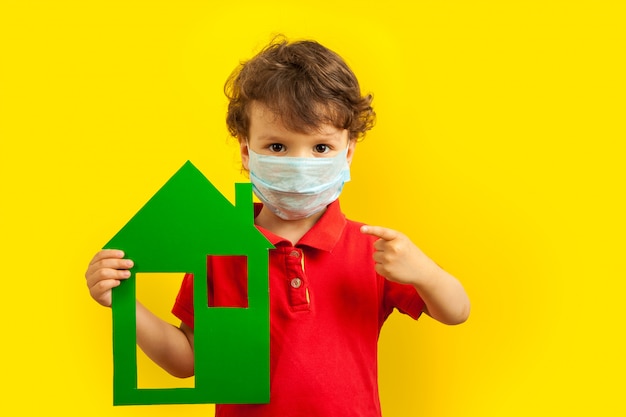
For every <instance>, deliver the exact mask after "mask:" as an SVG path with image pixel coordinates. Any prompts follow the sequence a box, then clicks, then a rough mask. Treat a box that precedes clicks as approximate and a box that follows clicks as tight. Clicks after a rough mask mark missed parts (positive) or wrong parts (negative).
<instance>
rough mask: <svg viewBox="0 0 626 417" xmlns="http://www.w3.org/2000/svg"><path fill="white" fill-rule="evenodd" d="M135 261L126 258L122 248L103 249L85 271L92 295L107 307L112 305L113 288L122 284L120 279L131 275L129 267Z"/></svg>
mask: <svg viewBox="0 0 626 417" xmlns="http://www.w3.org/2000/svg"><path fill="white" fill-rule="evenodd" d="M132 267H133V261H131V260H130V259H124V252H122V251H121V250H112V249H105V250H101V251H100V252H98V253H97V254H96V256H94V257H93V259H92V260H91V262H90V263H89V267H88V268H87V272H85V278H86V279H87V287H89V293H90V294H91V297H92V298H93V299H94V300H96V301H97V302H98V303H100V304H101V305H103V306H105V307H111V289H112V288H115V287H117V286H118V285H120V280H122V279H127V278H128V277H130V271H129V270H128V269H130V268H132Z"/></svg>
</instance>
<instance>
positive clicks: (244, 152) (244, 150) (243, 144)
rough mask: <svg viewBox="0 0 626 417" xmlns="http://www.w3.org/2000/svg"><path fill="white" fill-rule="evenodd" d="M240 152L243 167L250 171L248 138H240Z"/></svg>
mask: <svg viewBox="0 0 626 417" xmlns="http://www.w3.org/2000/svg"><path fill="white" fill-rule="evenodd" d="M237 139H238V140H239V152H240V154H241V165H243V168H244V169H245V170H246V171H250V168H248V161H250V153H249V152H248V141H247V140H246V138H244V137H241V136H239V137H238V138H237Z"/></svg>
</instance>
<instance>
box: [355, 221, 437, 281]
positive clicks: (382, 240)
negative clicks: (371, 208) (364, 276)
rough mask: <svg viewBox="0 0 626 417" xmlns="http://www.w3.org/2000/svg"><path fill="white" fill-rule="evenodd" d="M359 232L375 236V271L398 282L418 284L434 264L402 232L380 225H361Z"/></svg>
mask: <svg viewBox="0 0 626 417" xmlns="http://www.w3.org/2000/svg"><path fill="white" fill-rule="evenodd" d="M361 233H364V234H367V235H372V236H376V237H378V238H379V239H378V240H377V241H376V242H374V248H375V249H376V252H375V253H374V261H375V262H376V267H375V268H376V272H378V273H379V274H380V275H382V276H384V277H385V278H387V279H388V280H390V281H395V282H398V283H400V284H413V285H417V284H419V282H420V280H421V278H422V277H423V276H424V275H425V273H426V274H427V273H428V272H429V271H427V270H425V268H426V269H431V268H432V267H433V266H435V265H436V264H435V263H434V262H433V261H432V260H430V258H428V257H427V256H426V255H425V254H424V253H423V252H422V251H421V250H420V249H419V248H418V247H417V246H415V244H414V243H413V242H411V240H410V239H409V238H408V237H406V236H405V235H404V234H402V233H400V232H398V231H396V230H392V229H387V228H385V227H380V226H361Z"/></svg>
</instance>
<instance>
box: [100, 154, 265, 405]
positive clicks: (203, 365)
mask: <svg viewBox="0 0 626 417" xmlns="http://www.w3.org/2000/svg"><path fill="white" fill-rule="evenodd" d="M235 193H236V204H235V206H233V205H232V204H231V203H230V202H229V201H228V200H227V199H226V198H225V197H224V196H223V195H222V194H221V193H220V192H219V191H218V190H217V189H216V188H215V187H214V186H213V184H211V182H210V181H209V180H208V179H207V178H206V177H205V176H204V175H203V174H202V173H201V172H200V171H199V170H198V169H197V168H196V167H195V166H194V165H193V164H192V163H191V162H190V161H187V162H186V163H185V164H184V165H183V166H182V167H181V168H180V169H179V170H178V172H176V173H175V174H174V175H173V176H172V177H171V179H170V180H169V181H167V183H166V184H165V185H164V186H163V187H162V188H161V189H160V190H159V191H158V192H157V193H156V194H155V195H154V196H153V197H152V198H151V199H150V200H149V201H148V202H147V203H146V205H145V206H144V207H143V208H141V210H139V212H137V214H136V215H135V216H134V217H133V218H132V219H131V220H130V221H129V222H128V223H127V224H126V225H125V226H124V227H123V228H122V229H121V230H120V231H119V232H118V233H117V234H116V235H115V236H114V237H113V239H111V240H110V241H109V242H108V243H107V244H106V245H105V248H107V249H108V248H110V249H121V250H123V251H124V252H125V253H126V257H128V258H129V259H132V260H133V261H134V263H135V266H134V267H133V268H132V269H131V276H130V278H129V279H127V280H124V281H123V282H122V283H121V285H120V286H118V287H116V288H114V289H113V301H112V303H113V304H112V314H113V372H114V374H113V404H114V405H136V404H198V403H229V404H242V403H267V402H269V286H268V250H269V249H270V248H272V247H273V246H272V245H271V243H270V242H269V241H267V239H266V238H265V237H264V236H263V235H262V234H261V233H260V232H259V231H258V230H257V229H256V228H255V227H254V220H253V219H254V211H253V204H252V187H251V184H249V183H248V184H236V186H235ZM207 255H238V256H246V257H247V260H248V307H247V308H232V307H209V305H208V300H207V268H206V258H207ZM143 272H187V273H193V274H194V315H195V318H194V320H195V326H194V329H195V331H194V344H195V348H194V352H195V353H194V355H195V387H194V388H158V389H153V388H147V389H146V388H141V389H139V388H137V346H136V340H137V339H136V311H135V310H136V304H135V298H136V296H135V293H136V280H135V274H137V273H143Z"/></svg>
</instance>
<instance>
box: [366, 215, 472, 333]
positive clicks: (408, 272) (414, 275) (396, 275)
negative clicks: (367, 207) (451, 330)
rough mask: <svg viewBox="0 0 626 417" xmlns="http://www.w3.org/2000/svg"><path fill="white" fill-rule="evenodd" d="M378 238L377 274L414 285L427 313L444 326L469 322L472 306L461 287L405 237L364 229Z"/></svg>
mask: <svg viewBox="0 0 626 417" xmlns="http://www.w3.org/2000/svg"><path fill="white" fill-rule="evenodd" d="M361 232H362V233H365V234H369V235H372V236H376V237H378V238H379V239H378V240H377V241H376V242H375V243H374V248H375V249H376V252H375V253H374V261H375V262H376V272H378V273H379V274H380V275H382V276H384V277H385V278H387V279H388V280H390V281H394V282H398V283H400V284H411V285H413V286H414V287H415V289H416V290H417V292H418V293H419V295H420V297H421V298H422V300H424V303H425V304H426V309H425V312H426V313H427V314H428V315H429V316H431V317H432V318H434V319H435V320H437V321H440V322H442V323H444V324H460V323H463V322H464V321H465V320H467V318H468V316H469V311H470V302H469V298H468V297H467V294H466V292H465V289H464V288H463V286H462V285H461V283H460V282H459V281H458V280H457V279H456V278H455V277H453V276H452V275H450V274H449V273H448V272H446V271H444V270H443V269H442V268H441V267H439V265H437V264H436V263H435V262H433V261H432V260H431V259H430V258H429V257H428V256H426V255H425V254H424V253H423V252H422V251H421V250H420V249H419V248H418V247H417V246H415V244H413V242H411V240H410V239H409V238H408V237H406V236H405V235H403V234H402V233H400V232H398V231H395V230H392V229H387V228H384V227H379V226H362V227H361Z"/></svg>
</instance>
